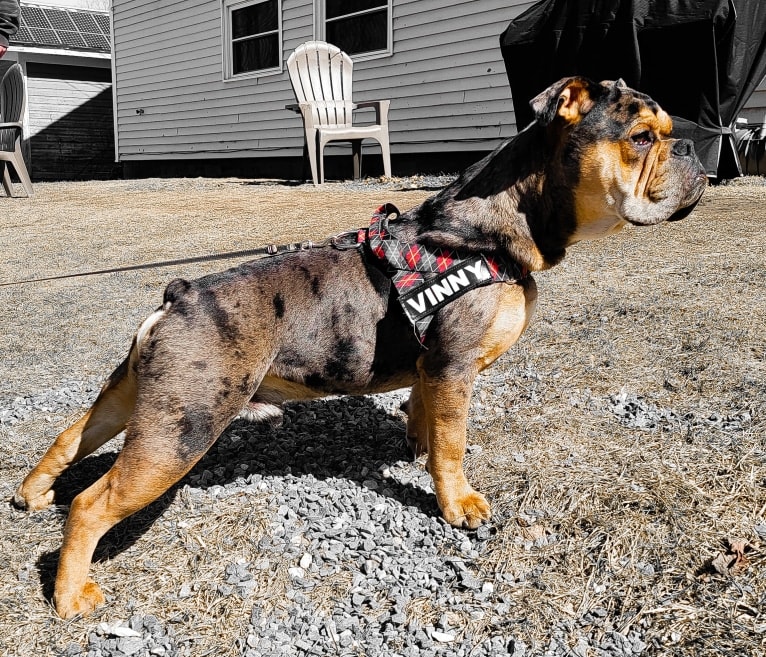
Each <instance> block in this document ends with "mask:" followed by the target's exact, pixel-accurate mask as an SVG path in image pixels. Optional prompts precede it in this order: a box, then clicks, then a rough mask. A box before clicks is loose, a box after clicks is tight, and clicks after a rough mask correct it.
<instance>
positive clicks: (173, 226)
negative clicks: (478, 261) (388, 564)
mask: <svg viewBox="0 0 766 657" xmlns="http://www.w3.org/2000/svg"><path fill="white" fill-rule="evenodd" d="M407 185H408V186H407V187H406V188H405V187H403V186H402V185H396V184H394V185H389V186H388V187H387V188H385V189H380V188H378V187H371V189H369V190H366V189H364V188H363V187H361V188H350V187H348V186H344V185H340V184H337V185H336V184H328V185H326V186H325V187H323V188H321V189H315V188H313V187H311V186H308V185H301V186H290V185H279V184H273V183H269V182H265V181H255V180H240V179H223V180H208V179H190V180H170V181H167V180H145V181H110V182H96V183H51V184H38V185H37V186H36V195H35V197H34V198H33V199H30V200H26V199H8V198H0V214H1V215H2V217H3V219H2V221H1V222H0V249H2V257H1V258H0V282H3V283H7V282H12V281H20V280H23V279H30V278H40V277H47V276H55V275H60V274H64V273H71V272H78V271H88V270H92V269H104V268H109V267H119V266H125V265H132V264H136V263H152V262H157V261H164V260H170V259H175V258H185V257H189V256H195V255H203V254H209V253H225V252H229V251H236V250H241V249H247V248H252V247H255V246H260V245H264V244H267V243H285V242H292V241H297V240H303V239H321V238H323V237H325V236H328V235H331V234H333V233H335V232H337V231H339V230H342V229H346V228H353V227H357V226H361V225H364V224H365V223H366V222H367V218H368V217H369V215H370V213H371V212H372V211H373V210H374V209H375V208H376V207H377V206H378V205H379V204H380V203H382V202H384V201H391V202H393V203H395V204H396V205H398V206H399V207H400V208H401V209H406V208H409V207H411V206H413V205H415V204H417V203H419V202H420V201H422V200H423V199H424V198H426V197H427V196H429V195H431V194H432V193H433V190H432V189H422V188H418V186H417V182H415V183H414V187H413V186H412V185H413V184H412V183H411V182H408V183H407ZM234 262H236V261H234ZM230 264H233V263H232V262H230V261H226V260H220V261H216V262H207V263H196V264H191V265H184V266H176V267H164V268H153V269H145V270H141V271H133V272H126V273H118V274H108V275H103V276H93V277H83V278H71V279H67V280H60V281H52V282H47V283H34V284H19V285H9V286H2V287H0V318H1V319H0V323H1V325H2V333H1V334H0V353H2V364H0V400H3V401H4V403H7V404H10V403H12V402H13V400H15V399H18V398H25V397H27V396H29V397H32V396H34V395H38V394H45V391H48V390H50V389H54V388H58V387H60V386H61V385H62V382H65V381H80V382H81V381H93V380H97V379H100V378H102V377H103V376H104V375H106V374H107V373H108V372H109V371H110V370H111V368H112V367H114V365H115V364H116V363H117V362H119V360H120V359H121V357H122V356H123V355H124V353H125V351H126V349H127V346H128V345H129V342H130V338H131V335H132V333H133V332H134V331H135V329H136V327H137V326H138V325H139V324H140V322H141V321H142V319H143V318H145V317H146V316H147V315H148V314H149V313H150V312H151V311H152V310H153V309H154V308H155V307H156V306H157V305H158V303H159V301H160V299H161V294H162V289H163V287H164V285H165V284H166V283H167V282H168V281H169V280H170V279H172V278H174V277H175V276H179V275H183V276H185V277H192V276H196V275H201V274H203V273H206V272H210V271H216V270H220V269H222V268H224V267H226V266H229V265H230ZM536 279H537V282H538V286H539V288H540V301H539V305H538V308H537V311H536V315H535V318H534V319H533V322H532V325H531V326H530V328H529V330H528V331H527V333H526V334H525V336H524V337H523V338H522V340H521V341H520V343H519V344H518V345H517V346H516V347H514V348H513V349H512V350H511V352H509V353H508V354H507V355H506V356H504V357H503V358H502V359H501V360H500V361H499V362H498V363H497V364H496V365H495V366H494V367H493V368H492V369H491V370H490V371H489V372H488V373H487V375H486V376H485V377H482V378H483V381H482V383H481V384H480V386H479V387H478V389H477V395H476V396H475V399H474V404H473V406H472V412H471V425H470V440H471V442H472V443H475V444H477V445H479V446H480V447H481V448H482V449H480V450H477V451H476V453H475V454H472V455H470V456H469V457H468V458H467V461H466V466H467V471H468V476H469V479H470V480H471V481H472V483H473V484H474V485H475V486H476V487H477V488H478V489H479V490H482V491H483V492H484V493H485V494H487V496H488V498H489V499H490V500H491V502H492V504H493V509H494V512H495V514H496V516H497V517H498V518H501V519H503V521H502V522H498V523H497V524H496V525H495V526H494V529H493V531H494V532H495V533H494V535H493V538H492V540H490V541H487V542H486V543H484V547H483V550H482V554H481V558H480V560H479V562H478V563H477V567H478V568H479V569H480V571H481V573H482V576H483V577H485V578H487V579H488V580H489V581H492V582H494V591H495V594H496V595H501V594H502V595H504V596H506V597H507V598H508V599H509V600H511V601H512V603H513V604H511V606H510V609H509V611H508V615H507V617H506V618H502V619H501V618H497V617H494V616H487V617H486V618H484V619H483V620H480V621H471V622H472V623H473V624H472V625H471V628H470V629H471V632H473V633H474V634H476V635H477V636H478V635H481V634H482V633H484V635H487V636H491V635H492V633H493V632H497V631H500V629H502V628H503V627H508V626H509V625H510V626H514V627H516V628H517V629H519V631H522V630H523V632H524V633H525V635H526V636H529V637H532V639H534V641H533V643H534V642H536V643H535V645H538V646H544V645H546V643H545V642H546V637H549V634H550V631H551V628H552V627H553V626H554V625H555V624H556V623H559V622H560V621H561V620H562V619H563V620H567V619H580V618H583V617H584V615H585V614H586V612H588V611H589V610H595V609H599V610H605V611H604V613H605V614H606V615H607V616H608V617H609V618H613V619H619V623H617V627H618V629H619V631H621V632H623V633H627V632H628V631H629V630H630V629H635V628H639V629H640V631H641V633H642V636H643V637H644V641H645V642H646V643H647V646H648V647H647V652H646V654H657V655H688V656H689V657H691V656H692V655H694V656H695V657H696V656H697V655H719V654H720V655H737V656H739V655H752V656H755V657H763V656H764V655H766V560H765V559H764V553H765V552H764V546H765V545H766V364H765V360H764V358H765V352H766V330H765V329H764V326H766V185H765V184H764V180H763V179H760V178H751V179H745V180H743V181H738V182H737V183H735V184H729V185H722V186H717V187H712V188H710V189H709V190H708V191H707V192H706V194H705V196H704V198H703V201H702V203H701V204H700V205H699V206H698V208H697V209H696V210H695V212H694V213H693V214H692V215H691V216H690V217H689V218H687V219H686V220H684V221H682V222H679V223H675V224H668V225H663V226H661V227H656V228H646V229H634V228H630V229H628V230H625V231H624V232H623V233H622V234H620V235H618V236H616V237H614V238H610V239H608V240H603V241H599V242H592V243H587V244H585V243H584V244H579V245H576V246H575V247H573V248H571V249H570V253H569V255H568V256H567V258H566V259H565V261H564V263H563V264H562V265H560V266H559V267H557V268H555V269H554V270H551V271H550V272H544V273H542V274H540V275H537V276H536ZM68 419H69V417H66V416H64V415H58V416H55V415H54V416H51V415H50V414H49V413H46V412H44V411H35V412H33V413H30V415H29V417H27V418H25V419H24V420H23V421H21V422H20V423H18V424H15V425H13V426H7V425H0V498H2V499H3V500H9V499H10V497H11V495H12V493H13V491H14V489H15V487H16V486H17V484H18V482H19V481H20V480H21V478H22V477H23V475H24V473H25V471H26V470H27V469H28V468H29V467H30V466H31V465H32V464H33V463H34V462H35V461H36V460H37V459H38V458H39V457H40V456H41V454H42V453H43V451H44V449H45V448H46V447H47V444H48V443H49V441H50V440H51V439H52V437H53V436H54V435H55V433H56V431H58V430H60V429H61V428H63V426H64V425H65V423H66V421H67V420H68ZM64 511H65V509H63V510H62V509H59V510H58V511H57V512H56V513H52V514H43V515H42V516H41V515H31V516H30V515H27V514H24V513H22V512H21V511H18V510H16V509H13V508H12V507H11V506H10V504H6V505H5V506H0V553H1V554H2V555H3V560H4V562H5V564H4V568H3V569H1V570H0V655H16V654H19V655H21V654H39V655H42V654H57V653H58V651H59V650H60V649H61V647H62V646H66V645H68V644H69V643H70V642H71V641H75V642H78V641H79V642H83V641H84V640H85V637H86V636H87V634H88V632H91V631H93V628H94V627H95V625H96V624H97V623H98V622H100V621H102V620H110V619H112V618H123V619H124V618H126V617H127V616H128V615H129V610H126V608H125V607H124V606H123V607H121V606H120V604H121V603H114V605H112V606H111V607H110V608H108V609H107V610H106V611H102V612H100V614H99V615H97V616H96V617H94V618H91V619H76V620H74V621H72V622H67V623H64V622H62V621H60V620H58V619H57V618H56V617H55V615H54V614H53V613H52V610H51V608H50V606H49V604H48V603H47V602H46V600H45V597H44V594H48V593H49V591H47V590H45V588H46V587H45V582H44V581H43V582H42V583H41V574H40V573H39V572H38V570H36V569H35V567H33V566H31V565H30V564H35V563H39V561H40V558H41V555H44V554H45V553H46V552H49V551H51V550H55V549H56V548H57V546H58V544H59V543H60V536H61V528H62V523H63V515H62V514H63V512H64ZM237 513H238V509H237V507H236V506H234V505H230V508H227V509H226V514H230V515H231V516H232V517H236V515H237ZM164 514H165V516H166V518H176V517H178V518H179V519H180V518H182V517H183V515H184V508H183V501H182V500H180V499H179V500H177V501H175V502H173V503H172V504H170V506H169V507H168V508H167V509H166V510H165V512H164ZM230 521H231V520H229V521H223V522H230ZM128 522H129V521H128ZM227 530H228V531H232V532H233V531H238V529H237V527H233V528H232V527H228V526H227ZM159 531H161V528H160V527H159V523H158V526H157V527H148V528H144V529H142V532H143V535H142V538H141V543H140V545H139V547H138V548H137V549H140V550H141V551H143V552H144V553H146V554H151V555H152V558H153V559H154V560H155V561H163V560H165V561H172V560H173V559H174V554H173V552H172V550H171V549H170V548H166V547H163V546H161V545H153V543H152V541H153V537H155V538H156V536H155V535H156V534H157V532H159ZM242 531H245V530H244V529H243V530H242ZM551 537H555V540H553V538H551ZM130 558H131V557H130V551H126V552H125V553H122V554H118V555H116V556H115V557H114V558H112V559H109V560H107V561H104V562H102V563H100V564H99V565H98V578H100V579H101V580H109V581H111V582H112V583H113V586H115V587H116V586H118V585H119V586H124V587H131V586H132V585H131V580H128V581H123V580H125V579H126V578H125V574H126V573H130V571H131V568H132V567H133V566H134V564H131V563H129V559H130ZM210 558H216V557H215V556H211V557H210ZM24 573H26V574H24ZM522 573H535V576H534V578H533V580H534V581H533V580H532V579H530V578H527V579H526V580H523V578H521V577H520V574H522ZM43 574H44V573H43ZM43 579H44V578H43ZM136 579H140V578H139V577H138V574H136ZM118 581H121V583H120V584H117V583H116V582H118ZM521 581H526V582H528V583H529V584H528V585H520V584H519V582H521ZM144 585H146V582H144ZM167 586H172V584H170V583H168V584H167ZM134 593H135V594H136V595H139V593H138V592H137V591H136V592H134ZM341 593H342V592H341ZM116 597H118V598H119V596H116ZM152 599H153V600H155V602H156V600H157V598H156V597H155V598H152ZM157 604H159V603H157ZM251 604H252V601H251ZM183 611H184V613H186V614H189V615H190V616H189V617H190V618H192V619H194V618H196V617H195V616H194V614H195V613H198V611H197V610H191V609H185V610H183ZM145 612H146V613H148V611H147V610H146V609H145ZM151 613H154V614H156V615H158V616H162V614H163V609H162V608H161V607H160V608H156V609H152V610H151ZM411 613H413V614H416V613H418V610H417V609H413V610H411ZM466 622H468V621H466ZM594 622H595V621H594ZM197 631H198V633H200V634H204V632H205V630H204V628H202V629H199V628H198V630H197ZM225 631H226V627H223V628H221V627H218V628H217V629H216V632H225ZM33 637H34V638H33ZM200 641H202V643H201V644H200V645H204V640H202V639H200ZM199 654H202V653H201V652H200V653H199ZM220 654H234V653H233V652H232V653H230V652H226V651H223V652H221V653H220ZM573 654H575V653H573Z"/></svg>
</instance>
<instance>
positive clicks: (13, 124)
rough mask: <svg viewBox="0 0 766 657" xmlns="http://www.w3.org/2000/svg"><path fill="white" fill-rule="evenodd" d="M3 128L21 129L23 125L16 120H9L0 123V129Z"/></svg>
mask: <svg viewBox="0 0 766 657" xmlns="http://www.w3.org/2000/svg"><path fill="white" fill-rule="evenodd" d="M3 128H17V129H18V130H23V128H24V126H23V125H22V124H21V123H19V122H18V121H9V122H7V123H0V130H2V129H3Z"/></svg>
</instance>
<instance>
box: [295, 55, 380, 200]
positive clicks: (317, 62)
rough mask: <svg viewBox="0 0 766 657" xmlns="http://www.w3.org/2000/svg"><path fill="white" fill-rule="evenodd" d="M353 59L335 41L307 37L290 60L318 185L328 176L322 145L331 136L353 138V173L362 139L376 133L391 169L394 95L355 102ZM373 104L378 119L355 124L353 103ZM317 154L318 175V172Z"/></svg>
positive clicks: (356, 171) (357, 168) (357, 169)
mask: <svg viewBox="0 0 766 657" xmlns="http://www.w3.org/2000/svg"><path fill="white" fill-rule="evenodd" d="M353 67H354V63H353V61H352V60H351V58H350V57H349V56H348V55H347V54H346V53H344V52H343V51H342V50H341V49H340V48H338V47H337V46H333V45H331V44H329V43H325V42H324V41H308V42H306V43H304V44H302V45H300V46H298V47H297V48H296V49H295V52H293V53H292V54H291V55H290V57H289V58H288V60H287V70H288V72H289V74H290V82H291V83H292V85H293V91H294V92H295V97H296V98H297V100H298V105H297V106H295V105H288V106H287V107H288V109H293V110H297V111H300V113H301V115H302V116H303V128H304V130H305V132H306V146H307V150H308V156H309V163H310V164H311V177H312V178H313V180H314V184H315V185H318V184H319V185H321V184H322V183H323V182H324V147H325V145H326V144H327V143H328V142H331V141H350V142H351V148H352V152H353V155H354V178H359V176H360V174H361V167H362V162H361V161H362V140H364V139H374V140H376V141H377V142H378V143H379V144H380V149H381V151H382V153H383V171H384V173H385V175H386V176H390V175H391V152H390V148H389V143H388V106H389V104H390V102H391V101H390V100H375V101H368V102H363V103H354V102H353V101H352V100H351V78H352V71H353ZM364 107H373V108H374V109H375V125H364V126H354V125H353V119H352V114H353V111H354V110H355V109H361V108H364ZM317 160H318V161H319V175H317Z"/></svg>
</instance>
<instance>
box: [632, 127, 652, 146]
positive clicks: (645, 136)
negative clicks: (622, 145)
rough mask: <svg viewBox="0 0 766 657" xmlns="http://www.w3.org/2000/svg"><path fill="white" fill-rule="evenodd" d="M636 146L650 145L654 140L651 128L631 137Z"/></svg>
mask: <svg viewBox="0 0 766 657" xmlns="http://www.w3.org/2000/svg"><path fill="white" fill-rule="evenodd" d="M631 140H632V141H633V143H634V144H635V145H636V146H648V145H650V144H651V143H652V142H653V141H654V134H653V133H652V132H650V131H649V130H644V131H643V132H638V133H636V134H635V135H633V136H632V137H631Z"/></svg>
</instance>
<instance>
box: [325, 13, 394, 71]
mask: <svg viewBox="0 0 766 657" xmlns="http://www.w3.org/2000/svg"><path fill="white" fill-rule="evenodd" d="M385 2H386V6H387V7H386V10H387V18H388V20H387V21H386V44H387V46H386V48H385V50H373V51H370V52H363V53H355V54H351V53H348V56H349V57H351V59H353V60H354V61H355V62H362V61H365V60H369V59H381V58H383V57H391V56H392V55H393V54H394V28H393V25H394V22H393V15H392V14H393V4H394V3H393V0H385ZM326 4H327V0H314V38H315V39H318V40H319V41H326V37H325V35H326V25H327V19H326V17H325V14H326V11H325V7H326ZM380 9H381V7H375V8H374V9H366V10H363V11H359V12H351V13H348V14H344V15H343V16H337V17H336V18H334V19H330V20H339V19H341V18H348V17H350V16H362V15H364V14H370V13H373V12H376V11H380Z"/></svg>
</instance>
